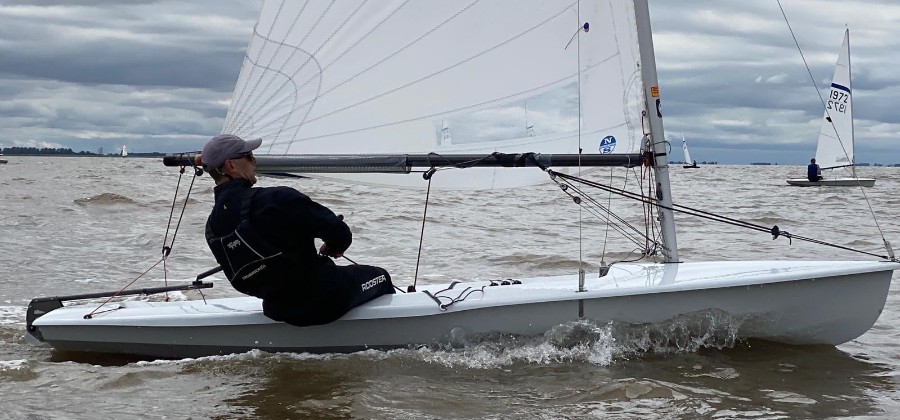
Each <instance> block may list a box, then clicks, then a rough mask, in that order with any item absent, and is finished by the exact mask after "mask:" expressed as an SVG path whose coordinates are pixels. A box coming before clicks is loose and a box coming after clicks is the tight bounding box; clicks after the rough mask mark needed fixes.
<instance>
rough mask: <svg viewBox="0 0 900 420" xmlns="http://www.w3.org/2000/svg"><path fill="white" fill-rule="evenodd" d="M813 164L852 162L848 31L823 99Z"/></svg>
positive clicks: (850, 163) (831, 164)
mask: <svg viewBox="0 0 900 420" xmlns="http://www.w3.org/2000/svg"><path fill="white" fill-rule="evenodd" d="M816 163H818V164H819V166H820V167H821V168H822V169H827V168H836V167H842V166H850V165H853V94H852V88H851V85H850V31H849V29H848V30H844V42H843V44H842V45H841V51H840V53H839V54H838V59H837V63H836V65H835V68H834V78H833V79H832V81H831V90H830V91H829V94H828V97H827V98H826V99H825V116H824V117H823V120H822V131H821V132H820V133H819V143H818V146H817V147H816Z"/></svg>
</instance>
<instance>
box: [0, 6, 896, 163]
mask: <svg viewBox="0 0 900 420" xmlns="http://www.w3.org/2000/svg"><path fill="white" fill-rule="evenodd" d="M260 3H261V2H260V0H202V1H189V2H184V1H169V0H158V1H153V0H145V1H120V0H109V1H103V0H93V1H92V0H80V1H10V0H0V96H2V98H3V100H2V101H0V118H2V121H3V124H2V125H0V146H2V147H11V146H36V147H63V146H64V147H71V148H73V149H75V150H97V148H99V147H103V148H104V150H105V151H106V152H110V151H114V150H116V149H118V148H119V147H121V146H122V145H127V146H128V148H129V150H130V151H132V152H149V151H160V152H176V151H188V150H197V149H199V148H200V147H201V146H202V144H203V142H204V141H205V140H206V139H207V138H209V137H210V136H212V135H215V134H217V133H218V132H219V131H220V130H221V127H222V123H223V120H224V117H225V113H226V107H227V101H228V100H229V99H230V97H231V90H232V88H233V87H234V82H235V80H236V78H237V74H238V72H239V70H240V66H241V61H242V58H243V50H244V48H245V47H246V45H247V42H248V40H249V34H250V31H251V29H252V26H253V24H254V22H255V19H256V15H257V11H258V8H259V5H260ZM782 4H783V6H784V8H785V12H786V13H787V15H788V18H789V20H790V23H791V25H792V27H793V30H794V33H795V34H796V36H797V38H798V41H799V42H800V45H801V47H802V48H803V52H804V54H805V57H806V60H807V62H808V63H809V65H810V70H811V71H812V74H813V76H814V77H815V80H816V83H817V84H818V85H819V87H820V89H822V88H825V87H827V86H828V85H829V84H830V81H831V80H830V79H831V76H832V72H833V69H834V61H835V60H836V58H837V53H838V49H839V47H840V43H841V39H842V36H843V27H844V25H845V24H846V25H849V27H850V31H851V33H850V45H851V62H852V69H853V89H854V90H853V92H854V104H853V106H854V116H855V128H856V139H857V142H856V149H857V161H859V162H879V163H900V153H898V150H900V148H898V146H897V139H898V138H900V116H898V114H897V112H896V111H895V110H896V107H895V106H893V102H894V101H895V97H897V96H898V95H900V70H898V69H900V36H898V35H900V29H896V22H898V21H900V4H895V2H893V1H877V0H869V1H848V0H835V1H824V0H820V1H812V0H809V1H807V0H803V1H797V0H782ZM650 10H651V14H652V26H653V29H654V42H655V45H656V61H657V67H658V70H659V78H660V87H661V89H662V95H663V96H662V97H663V111H664V113H665V124H666V131H667V132H668V134H669V135H670V136H671V137H670V138H671V139H673V140H674V139H679V140H680V137H681V134H682V133H684V136H685V137H686V138H687V139H688V143H689V144H690V146H691V152H692V153H691V154H692V155H693V157H694V158H695V159H697V160H700V161H704V160H714V161H719V162H720V163H749V162H755V161H768V162H777V163H783V164H797V163H802V162H804V161H807V160H808V159H809V158H810V157H811V156H812V155H813V154H814V151H815V150H814V149H815V142H816V139H817V136H818V132H819V125H820V121H821V117H822V105H821V103H820V102H819V98H818V97H817V96H816V91H815V90H814V88H813V86H812V82H811V81H810V78H809V75H808V73H807V71H806V68H805V67H804V65H803V61H802V59H801V57H800V54H799V53H798V51H797V49H796V47H795V45H794V41H793V39H792V38H791V34H790V32H789V31H788V28H787V26H786V24H785V22H784V19H783V17H782V15H781V11H780V10H779V7H778V4H777V3H776V1H775V0H759V1H732V0H727V1H713V0H702V1H690V2H685V1H679V0H650ZM679 144H680V142H679V143H677V144H674V149H675V150H674V151H673V159H675V160H678V159H680V157H681V154H680V148H679Z"/></svg>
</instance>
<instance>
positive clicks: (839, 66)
mask: <svg viewBox="0 0 900 420" xmlns="http://www.w3.org/2000/svg"><path fill="white" fill-rule="evenodd" d="M852 92H853V89H852V86H851V80H850V30H849V29H845V30H844V42H843V43H842V44H841V51H840V53H839V54H838V59H837V63H836V64H835V67H834V78H833V79H832V82H831V90H830V91H829V94H828V99H827V100H826V101H825V116H824V117H823V119H822V130H821V131H820V132H819V143H818V145H817V146H816V163H817V164H819V167H820V168H821V169H831V170H832V171H831V173H830V174H829V176H827V177H825V178H824V179H821V180H819V181H810V180H809V179H808V178H792V179H788V180H787V183H788V184H790V185H794V186H798V187H828V186H831V187H855V186H863V187H873V186H875V179H874V178H860V177H858V176H856V169H855V168H856V167H855V166H854V145H855V141H854V138H853V136H854V133H853V93H852ZM841 172H846V173H845V174H843V175H840V176H834V175H833V174H835V173H841Z"/></svg>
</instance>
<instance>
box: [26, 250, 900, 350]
mask: <svg viewBox="0 0 900 420" xmlns="http://www.w3.org/2000/svg"><path fill="white" fill-rule="evenodd" d="M898 268H900V264H898V263H889V262H817V261H804V262H772V261H766V262H762V261H759V262H754V261H749V262H728V263H681V264H620V265H615V266H613V267H612V269H611V270H610V272H609V274H608V275H607V276H605V277H602V278H594V279H587V280H586V285H585V288H586V289H587V290H586V291H584V292H577V291H576V288H577V276H561V277H547V278H539V279H523V280H522V282H521V284H511V285H498V286H488V282H473V283H457V284H456V285H455V286H454V287H453V288H452V289H450V290H445V291H443V292H441V291H442V290H444V289H447V287H448V285H443V286H427V287H426V288H423V290H428V291H429V292H430V293H431V294H436V295H437V296H442V297H457V296H466V294H468V296H467V297H466V298H465V299H464V300H461V301H459V302H457V303H455V304H453V305H451V306H449V307H447V308H446V309H445V310H441V308H440V307H439V306H438V304H437V303H436V301H435V300H434V299H432V298H431V297H430V296H429V295H428V294H426V293H425V292H423V291H419V292H415V293H406V294H403V293H398V294H395V295H387V296H382V297H379V298H377V299H375V300H374V301H371V302H369V303H367V304H365V305H363V306H360V307H358V308H355V309H353V310H351V311H350V312H349V313H348V314H346V315H345V316H344V317H343V318H341V319H339V320H338V321H335V322H333V323H330V324H327V325H320V326H312V327H295V326H291V325H288V324H284V323H281V322H275V321H272V320H271V319H269V318H267V317H265V316H264V315H263V314H262V309H261V301H260V300H258V299H256V298H252V297H238V298H227V299H213V300H208V301H206V302H205V303H204V302H203V301H202V300H195V301H181V302H139V301H130V302H121V303H113V304H108V306H106V307H104V310H107V312H103V313H100V314H95V315H93V316H92V317H91V318H90V319H85V318H84V315H85V314H87V313H88V312H90V311H92V310H93V309H95V308H96V305H90V304H85V305H78V306H67V307H62V308H59V309H55V310H52V311H50V312H48V313H46V314H44V315H42V316H40V317H38V318H37V319H36V320H35V321H34V322H33V325H31V326H30V328H29V332H30V333H31V334H32V335H33V336H35V337H37V338H39V339H40V340H42V341H44V342H46V343H47V344H49V345H50V346H52V347H53V348H55V349H57V350H66V351H83V352H100V353H116V354H133V355H138V356H148V357H162V358H182V357H199V356H206V355H218V354H229V353H237V352H245V351H249V350H251V349H260V350H264V351H270V352H314V353H322V352H351V351H358V350H364V349H390V348H403V347H414V346H422V345H441V344H448V343H458V342H459V340H465V339H466V338H473V337H478V336H480V335H484V334H497V333H502V334H517V335H525V336H534V335H540V334H543V333H544V332H546V331H548V330H551V329H552V328H554V327H556V326H558V325H562V324H565V323H569V322H574V321H579V320H592V321H595V322H599V323H607V322H612V323H617V324H657V323H660V322H663V321H666V320H671V319H675V318H678V317H680V316H686V315H687V316H690V315H691V314H707V313H710V312H713V313H717V314H725V315H724V316H725V317H726V318H727V319H725V320H720V321H722V322H730V323H732V325H731V326H730V330H731V331H734V334H735V337H734V338H737V339H749V338H758V339H766V340H772V341H778V342H784V343H790V344H826V345H837V344H841V343H844V342H847V341H849V340H852V339H854V338H856V337H858V336H860V335H862V334H863V333H865V332H866V331H867V330H868V329H869V328H870V327H871V326H872V325H873V324H874V323H875V321H876V320H877V319H878V316H879V315H880V313H881V311H882V309H883V308H884V304H885V301H886V298H887V293H888V288H889V287H890V283H891V275H892V273H893V270H896V269H898ZM481 290H483V291H484V292H483V293H482V292H481ZM442 300H444V299H442ZM444 301H445V302H446V301H447V300H444ZM109 305H114V306H109ZM113 308H115V309H114V310H109V309H113Z"/></svg>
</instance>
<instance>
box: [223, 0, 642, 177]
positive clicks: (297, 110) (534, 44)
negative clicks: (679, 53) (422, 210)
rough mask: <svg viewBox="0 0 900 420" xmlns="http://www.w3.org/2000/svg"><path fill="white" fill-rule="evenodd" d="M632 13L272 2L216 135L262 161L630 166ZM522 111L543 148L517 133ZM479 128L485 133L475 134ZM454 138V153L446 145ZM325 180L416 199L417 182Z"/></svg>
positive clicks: (393, 0) (634, 71)
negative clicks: (484, 159) (502, 157)
mask: <svg viewBox="0 0 900 420" xmlns="http://www.w3.org/2000/svg"><path fill="white" fill-rule="evenodd" d="M633 7H634V6H633V5H632V2H620V1H603V2H600V1H592V2H578V1H563V2H560V1H546V0H523V1H519V2H517V3H516V4H515V6H511V5H510V4H509V3H507V2H493V1H465V2H456V1H453V2H434V1H406V0H403V1H401V0H383V1H377V2H374V1H362V0H346V1H340V2H289V1H281V0H268V1H265V2H264V4H263V7H262V11H261V13H260V18H259V21H258V23H257V25H256V27H255V28H254V31H253V36H252V39H251V42H250V45H249V47H248V49H247V53H246V56H245V59H244V63H243V66H242V68H241V73H240V76H239V78H238V82H237V85H236V87H235V90H234V95H233V98H232V101H231V106H230V109H229V111H228V116H227V118H226V123H225V127H224V129H223V132H226V133H233V134H237V135H240V136H241V137H244V138H256V137H260V138H262V139H263V146H262V147H261V148H260V150H259V152H258V155H261V156H282V155H320V154H325V155H334V154H347V155H372V154H375V155H391V154H409V153H412V154H434V155H433V156H440V155H448V154H469V155H489V154H491V153H492V152H501V153H532V152H533V153H541V154H578V155H580V156H584V157H590V156H593V155H608V154H622V153H628V154H632V155H635V156H636V153H637V152H638V151H639V150H640V148H641V140H642V138H643V134H644V132H645V130H644V129H643V127H642V112H643V111H644V103H645V102H644V97H643V95H644V87H643V86H642V83H641V82H642V76H641V71H640V70H641V69H640V65H639V61H640V56H639V46H638V37H637V27H636V26H637V24H636V23H635V20H634V9H633ZM585 22H587V23H585ZM580 92H581V93H583V94H580ZM526 101H527V103H528V119H529V123H530V124H535V125H540V127H541V130H540V134H539V135H531V133H529V132H527V130H526V131H522V125H521V121H522V118H524V117H525V109H524V108H525V103H526ZM541 103H544V104H546V106H544V107H543V108H540V107H539V104H541ZM654 112H655V111H654ZM485 120H487V121H489V122H490V123H491V124H490V125H482V124H480V123H479V122H481V121H485ZM507 120H508V121H513V122H511V123H510V124H507V125H505V124H504V121H507ZM450 126H452V127H453V130H454V131H453V135H452V141H446V140H447V137H446V130H444V129H445V128H446V127H450ZM435 160H436V161H438V162H440V159H439V158H436V159H435ZM633 164H639V162H634V163H633ZM297 172H301V173H302V172H303V170H302V169H300V170H298V171H297ZM320 176H323V177H333V178H342V179H348V180H353V181H356V182H363V183H379V184H389V185H407V186H409V185H413V186H414V185H424V183H423V182H422V178H421V177H418V176H417V177H402V176H396V175H384V174H322V175H320ZM546 179H547V177H546V175H545V174H543V173H542V172H541V171H539V170H535V169H509V168H502V169H495V168H478V169H471V170H466V171H446V173H441V174H439V175H438V176H436V177H435V178H434V180H435V182H436V183H438V184H442V185H447V186H450V187H459V188H495V187H505V186H516V185H528V184H533V183H537V182H541V181H543V180H546Z"/></svg>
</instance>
